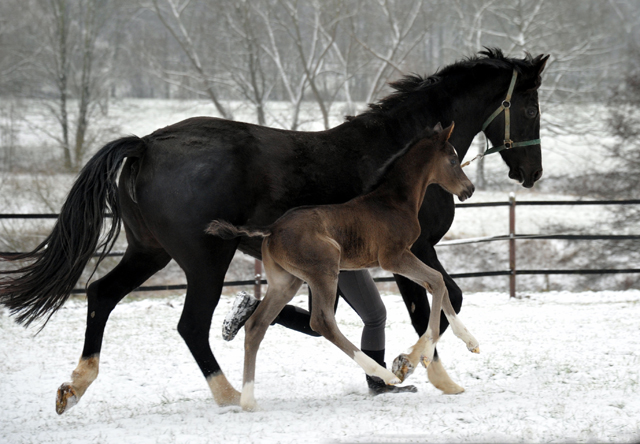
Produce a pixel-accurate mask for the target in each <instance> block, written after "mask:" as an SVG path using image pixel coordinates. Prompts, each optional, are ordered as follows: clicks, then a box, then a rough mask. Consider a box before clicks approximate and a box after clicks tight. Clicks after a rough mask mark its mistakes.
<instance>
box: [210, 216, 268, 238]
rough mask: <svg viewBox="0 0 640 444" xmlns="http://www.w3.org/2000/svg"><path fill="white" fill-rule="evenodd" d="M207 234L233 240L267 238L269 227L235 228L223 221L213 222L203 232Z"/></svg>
mask: <svg viewBox="0 0 640 444" xmlns="http://www.w3.org/2000/svg"><path fill="white" fill-rule="evenodd" d="M205 231H206V232H207V233H209V234H213V235H214V236H218V237H221V238H222V239H235V238H236V237H240V236H248V237H267V236H270V235H271V230H270V229H269V227H263V228H256V227H249V226H242V227H236V226H235V225H233V224H231V223H229V222H226V221H224V220H214V221H213V222H211V223H210V224H209V226H208V227H207V229H206V230H205Z"/></svg>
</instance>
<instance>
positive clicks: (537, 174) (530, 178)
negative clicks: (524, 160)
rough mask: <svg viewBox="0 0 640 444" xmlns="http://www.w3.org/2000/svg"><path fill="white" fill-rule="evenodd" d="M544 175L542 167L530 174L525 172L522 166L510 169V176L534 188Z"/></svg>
mask: <svg viewBox="0 0 640 444" xmlns="http://www.w3.org/2000/svg"><path fill="white" fill-rule="evenodd" d="M541 177H542V168H540V169H538V170H535V171H533V172H532V173H530V174H527V173H525V171H524V170H523V169H522V168H518V169H517V170H511V171H509V178H511V179H513V180H517V181H518V182H520V183H521V184H522V186H523V187H525V188H532V187H533V185H534V184H535V183H536V181H538V180H539V179H540V178H541Z"/></svg>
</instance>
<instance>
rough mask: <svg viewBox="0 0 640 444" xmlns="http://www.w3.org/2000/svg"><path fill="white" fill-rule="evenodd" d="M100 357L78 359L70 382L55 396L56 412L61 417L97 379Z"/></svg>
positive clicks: (59, 389)
mask: <svg viewBox="0 0 640 444" xmlns="http://www.w3.org/2000/svg"><path fill="white" fill-rule="evenodd" d="M99 363H100V355H99V354H96V355H93V356H92V357H90V358H88V359H83V358H80V362H78V366H77V367H76V369H75V370H74V371H73V372H72V373H71V382H65V383H64V384H62V385H61V386H60V387H59V388H58V393H57V395H56V412H57V413H58V415H62V414H63V413H64V412H65V411H66V410H68V409H70V408H71V407H73V406H74V405H76V404H77V403H78V401H80V398H82V395H84V392H86V391H87V388H89V386H90V385H91V383H92V382H93V381H95V380H96V378H97V377H98V367H99Z"/></svg>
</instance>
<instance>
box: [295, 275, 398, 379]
mask: <svg viewBox="0 0 640 444" xmlns="http://www.w3.org/2000/svg"><path fill="white" fill-rule="evenodd" d="M307 282H308V283H309V287H310V288H311V292H312V293H313V295H314V296H313V300H312V304H313V305H312V308H311V328H312V329H313V330H314V331H317V332H318V333H320V334H321V335H322V336H324V337H325V338H327V339H328V340H329V341H330V342H332V343H333V344H335V345H336V346H337V347H338V348H339V349H340V350H342V351H343V352H345V353H346V354H347V356H349V357H350V358H351V359H353V360H354V361H356V363H357V364H358V365H359V366H360V367H362V369H363V370H364V371H365V373H366V374H367V375H369V376H373V377H377V378H380V379H382V380H383V381H384V383H385V384H387V385H393V384H398V383H400V380H399V379H398V378H397V377H396V376H395V375H394V374H393V373H391V372H390V371H389V370H387V369H386V368H384V367H382V366H381V365H380V364H378V363H377V362H376V361H374V360H373V359H371V358H370V357H369V356H367V355H366V354H364V353H363V352H362V351H361V350H360V349H358V347H356V346H355V345H353V343H351V341H349V340H348V339H347V338H346V337H345V336H344V335H343V334H342V332H341V331H340V329H339V328H338V325H337V324H336V318H335V313H334V309H333V306H334V302H335V298H336V292H337V288H338V276H337V275H336V276H328V275H315V276H313V277H309V278H308V279H307Z"/></svg>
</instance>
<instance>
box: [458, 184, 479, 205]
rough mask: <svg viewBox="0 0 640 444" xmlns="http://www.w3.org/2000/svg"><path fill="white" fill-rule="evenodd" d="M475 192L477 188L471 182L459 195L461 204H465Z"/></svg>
mask: <svg viewBox="0 0 640 444" xmlns="http://www.w3.org/2000/svg"><path fill="white" fill-rule="evenodd" d="M475 190H476V187H475V186H474V185H473V184H472V183H471V182H469V183H468V184H467V185H465V186H464V187H463V188H462V191H461V192H460V193H459V194H458V199H460V202H464V201H465V200H467V199H469V198H470V197H471V196H472V195H473V192H474V191H475Z"/></svg>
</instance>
